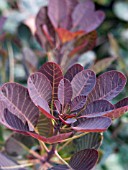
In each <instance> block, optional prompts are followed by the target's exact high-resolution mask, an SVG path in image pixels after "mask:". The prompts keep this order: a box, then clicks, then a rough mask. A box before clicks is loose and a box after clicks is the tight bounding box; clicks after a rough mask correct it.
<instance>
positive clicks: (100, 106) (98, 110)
mask: <svg viewBox="0 0 128 170" xmlns="http://www.w3.org/2000/svg"><path fill="white" fill-rule="evenodd" d="M114 108H115V107H114V106H113V105H112V104H111V103H110V102H108V101H107V100H95V101H93V102H92V103H90V104H89V105H87V106H86V109H85V110H84V111H83V112H82V113H81V115H82V116H87V117H97V116H102V115H104V114H105V113H106V112H107V111H110V110H114Z"/></svg>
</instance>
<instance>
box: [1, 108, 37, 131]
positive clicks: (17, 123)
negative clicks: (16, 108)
mask: <svg viewBox="0 0 128 170" xmlns="http://www.w3.org/2000/svg"><path fill="white" fill-rule="evenodd" d="M4 118H5V120H6V123H7V124H8V125H9V126H10V127H11V128H13V129H15V130H19V131H25V132H26V131H29V127H28V124H27V122H26V123H23V122H22V120H21V119H20V118H18V117H17V116H16V115H14V114H12V113H11V112H10V111H9V110H8V109H5V110H4ZM33 130H34V129H33Z"/></svg>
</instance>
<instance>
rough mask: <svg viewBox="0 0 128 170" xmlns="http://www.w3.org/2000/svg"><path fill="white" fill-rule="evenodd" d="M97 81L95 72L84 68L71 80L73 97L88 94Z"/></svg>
mask: <svg viewBox="0 0 128 170" xmlns="http://www.w3.org/2000/svg"><path fill="white" fill-rule="evenodd" d="M95 81H96V76H95V73H94V72H93V71H91V70H83V71H81V72H79V73H78V74H76V75H75V77H74V78H73V80H72V82H71V85H72V89H73V98H75V97H76V96H86V95H88V94H89V93H90V92H91V90H92V89H93V87H94V86H95Z"/></svg>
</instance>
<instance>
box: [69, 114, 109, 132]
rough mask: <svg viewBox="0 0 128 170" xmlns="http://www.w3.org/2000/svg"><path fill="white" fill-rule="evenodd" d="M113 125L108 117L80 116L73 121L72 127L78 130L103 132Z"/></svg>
mask: <svg viewBox="0 0 128 170" xmlns="http://www.w3.org/2000/svg"><path fill="white" fill-rule="evenodd" d="M110 125H111V119H110V118H107V117H95V118H85V117H83V118H79V119H78V120H77V122H75V123H73V125H72V129H74V130H76V131H78V132H103V131H106V130H107V128H108V127H109V126H110Z"/></svg>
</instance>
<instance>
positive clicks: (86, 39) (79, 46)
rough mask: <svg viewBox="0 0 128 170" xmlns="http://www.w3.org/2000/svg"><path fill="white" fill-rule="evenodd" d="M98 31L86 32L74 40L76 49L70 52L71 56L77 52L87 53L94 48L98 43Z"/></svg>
mask: <svg viewBox="0 0 128 170" xmlns="http://www.w3.org/2000/svg"><path fill="white" fill-rule="evenodd" d="M96 40H97V32H96V31H92V32H90V33H89V34H84V35H82V36H80V37H79V38H78V39H77V40H76V41H75V42H74V49H73V50H72V51H71V52H70V54H69V57H73V56H74V55H75V54H77V53H80V54H81V53H85V52H87V51H89V50H92V49H93V48H94V47H95V45H96Z"/></svg>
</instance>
